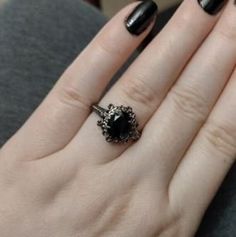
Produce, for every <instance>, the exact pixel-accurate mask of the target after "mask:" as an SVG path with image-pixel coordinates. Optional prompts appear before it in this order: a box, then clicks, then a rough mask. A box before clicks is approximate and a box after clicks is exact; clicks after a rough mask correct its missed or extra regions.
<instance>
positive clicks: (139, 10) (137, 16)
mask: <svg viewBox="0 0 236 237" xmlns="http://www.w3.org/2000/svg"><path fill="white" fill-rule="evenodd" d="M157 12H158V6H157V4H156V3H155V2H153V1H150V0H146V1H143V2H142V3H140V4H139V5H138V6H137V7H136V8H135V9H134V10H133V12H132V13H131V14H130V15H129V16H128V18H127V19H126V21H125V25H126V28H127V30H128V31H129V32H130V33H131V34H133V35H140V34H141V33H143V32H144V31H145V30H146V29H147V28H148V26H149V25H150V24H151V23H152V22H153V20H154V18H155V16H156V15H157Z"/></svg>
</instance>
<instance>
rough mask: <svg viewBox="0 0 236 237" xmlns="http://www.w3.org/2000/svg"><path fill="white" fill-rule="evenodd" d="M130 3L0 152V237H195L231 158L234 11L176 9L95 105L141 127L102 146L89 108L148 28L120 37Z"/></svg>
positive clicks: (235, 142)
mask: <svg viewBox="0 0 236 237" xmlns="http://www.w3.org/2000/svg"><path fill="white" fill-rule="evenodd" d="M136 4H137V3H134V4H131V5H129V6H127V7H126V8H125V9H123V10H122V11H121V12H120V13H118V15H117V16H115V17H114V18H113V19H112V20H111V21H110V22H109V23H108V24H107V25H106V26H105V27H104V29H103V30H102V31H101V32H100V33H99V34H98V36H97V37H96V38H95V39H94V40H93V41H92V42H91V44H90V45H89V46H88V47H87V48H86V49H85V50H84V51H83V52H82V54H81V55H79V56H78V58H77V59H76V60H75V61H74V62H73V63H72V64H71V66H70V67H69V68H68V69H66V71H65V73H64V74H63V75H62V77H61V78H60V79H59V81H58V83H57V84H56V85H55V87H54V88H53V90H52V91H51V92H50V93H49V95H48V96H47V98H46V99H45V100H44V101H43V103H42V104H41V105H40V106H39V108H38V109H37V110H36V111H35V112H34V114H33V115H32V116H31V117H30V118H29V120H28V121H27V122H26V123H25V125H24V126H23V127H22V128H21V129H20V130H19V131H18V132H17V133H16V134H15V135H14V136H13V137H12V138H11V139H10V140H9V141H8V142H7V143H6V144H5V146H3V148H2V149H1V150H0V190H1V195H0V236H1V237H15V236H17V237H32V236H34V237H45V236H50V237H95V236H96V237H97V236H99V237H100V236H101V237H103V236H104V237H105V236H109V237H110V236H119V237H131V236H135V237H136V236H138V237H157V236H161V237H169V236H170V237H172V236H175V237H178V236H181V237H188V236H194V234H195V232H196V230H197V227H198V225H199V223H200V221H201V218H202V216H203V214H204V212H205V210H206V208H207V207H208V205H209V203H210V202H211V200H212V198H213V197H214V195H215V193H216V192H217V190H218V188H219V186H220V184H221V182H222V180H223V179H224V177H225V175H226V174H227V172H228V170H229V169H230V167H231V166H232V164H233V163H234V162H235V157H236V124H235V122H234V121H235V120H236V112H235V107H236V94H235V90H236V70H235V65H236V44H235V41H236V35H235V32H236V8H235V5H234V4H233V1H229V3H228V5H227V6H226V8H225V9H223V10H222V11H221V12H220V13H219V14H218V15H215V16H211V15H208V14H207V13H206V12H204V11H203V10H202V9H201V7H200V6H199V4H198V2H197V1H195V0H186V1H184V2H183V3H182V5H181V6H180V8H179V9H178V11H177V12H176V14H175V16H174V17H173V19H172V20H171V21H170V22H169V23H168V25H167V26H166V27H165V29H164V30H163V31H162V32H161V33H160V34H159V35H158V36H157V37H156V38H155V39H154V40H153V41H152V42H151V43H150V45H149V46H148V47H147V48H146V49H145V51H144V52H143V53H142V54H141V55H140V56H139V58H138V59H137V60H136V61H135V62H134V63H133V65H131V67H130V68H129V69H128V71H127V72H126V73H125V74H124V75H123V76H122V78H121V79H120V80H119V81H118V82H117V84H116V85H115V86H114V87H113V88H112V89H111V90H110V91H109V92H108V93H107V94H106V95H105V96H104V97H103V98H102V99H101V101H100V105H101V106H104V107H106V106H107V105H108V104H109V103H111V102H112V103H114V104H115V105H121V104H123V105H128V106H131V107H132V108H133V110H134V111H135V112H136V114H137V119H138V121H139V122H140V129H143V134H142V137H141V139H140V140H139V141H138V142H136V143H135V144H125V145H112V144H109V143H106V142H105V141H104V138H103V137H102V135H101V131H100V129H99V128H98V127H97V126H96V121H97V120H98V118H97V116H96V115H95V114H94V113H91V110H90V107H91V105H92V104H93V103H95V102H97V101H99V99H100V97H101V95H102V92H103V90H104V89H105V87H106V86H107V84H108V82H109V80H110V79H111V77H112V75H113V74H114V73H115V72H116V71H117V70H118V69H119V67H120V66H121V65H122V64H123V62H124V61H125V60H126V59H127V58H128V56H129V55H130V54H131V53H132V51H133V50H134V49H135V48H136V47H137V46H138V45H139V44H140V42H141V41H142V40H143V39H144V38H145V36H146V35H147V34H148V32H149V31H150V29H151V27H152V26H150V27H149V28H148V29H147V30H146V31H145V32H144V33H143V34H141V35H140V36H138V37H137V36H132V35H131V34H129V32H128V31H127V30H126V28H125V25H124V21H125V19H126V17H127V16H128V15H129V13H130V12H131V11H132V10H133V9H134V8H135V6H136ZM193 16H194V17H193ZM167 62H168V63H167Z"/></svg>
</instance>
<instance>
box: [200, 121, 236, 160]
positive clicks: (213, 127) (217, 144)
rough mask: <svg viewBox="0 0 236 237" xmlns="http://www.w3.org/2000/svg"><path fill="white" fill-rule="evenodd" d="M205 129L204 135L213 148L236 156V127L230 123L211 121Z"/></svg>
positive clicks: (227, 154)
mask: <svg viewBox="0 0 236 237" xmlns="http://www.w3.org/2000/svg"><path fill="white" fill-rule="evenodd" d="M203 131H204V137H205V138H206V139H207V141H208V143H209V144H210V145H211V146H213V148H214V149H215V150H217V151H219V152H221V153H223V154H224V155H226V156H227V157H232V159H235V156H236V129H232V128H231V127H229V126H228V125H225V124H219V123H217V122H213V121H209V122H208V123H207V124H206V126H205V129H204V130H203Z"/></svg>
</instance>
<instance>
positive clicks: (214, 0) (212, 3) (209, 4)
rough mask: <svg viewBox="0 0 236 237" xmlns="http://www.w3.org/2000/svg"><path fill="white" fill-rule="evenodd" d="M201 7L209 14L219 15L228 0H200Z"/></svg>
mask: <svg viewBox="0 0 236 237" xmlns="http://www.w3.org/2000/svg"><path fill="white" fill-rule="evenodd" d="M198 2H199V4H200V6H201V7H202V8H203V9H204V10H205V11H206V12H207V13H209V14H211V15H215V14H217V13H218V12H219V11H220V10H221V9H222V8H223V7H224V5H225V3H226V2H227V0H198Z"/></svg>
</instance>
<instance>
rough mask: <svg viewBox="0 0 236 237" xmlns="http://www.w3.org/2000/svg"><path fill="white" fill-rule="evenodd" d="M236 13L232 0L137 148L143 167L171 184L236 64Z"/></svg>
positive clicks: (136, 154)
mask: <svg viewBox="0 0 236 237" xmlns="http://www.w3.org/2000/svg"><path fill="white" fill-rule="evenodd" d="M235 16H236V14H235V6H234V5H233V4H232V2H230V4H229V5H228V6H227V9H225V12H224V14H223V16H222V17H221V19H220V21H219V22H218V24H217V26H216V27H215V29H214V30H213V31H212V33H211V34H210V35H209V37H208V38H207V39H206V41H205V42H204V43H203V45H202V46H201V48H200V49H199V50H198V51H197V52H196V54H195V55H194V57H193V58H192V60H191V61H190V63H189V64H188V66H187V67H186V68H185V70H184V71H183V73H182V75H181V76H180V79H179V80H178V82H177V83H176V84H175V86H174V87H173V88H172V89H171V90H170V92H169V94H168V96H167V97H166V99H165V101H164V102H163V103H162V105H161V107H160V108H159V110H158V111H157V112H156V114H155V115H154V116H153V117H152V119H151V120H150V121H149V123H148V124H147V126H146V127H145V130H144V132H143V137H142V141H141V142H142V146H140V145H139V144H135V146H133V147H132V149H133V151H134V154H135V155H134V156H135V157H136V159H137V161H138V162H139V160H140V162H139V167H140V169H143V167H144V166H145V167H146V168H148V170H151V169H153V171H154V174H155V175H158V180H162V181H163V180H165V182H164V181H163V182H164V183H166V184H167V185H168V183H169V180H170V179H171V178H172V176H173V174H174V172H175V170H176V168H177V166H178V164H179V162H180V160H181V159H182V157H183V155H184V153H185V152H186V150H187V149H188V147H189V145H190V144H191V142H192V140H193V139H194V137H195V136H196V134H197V133H198V131H199V129H200V128H201V126H202V125H203V123H204V122H205V120H206V119H207V116H208V115H209V113H210V112H211V109H212V107H213V106H214V104H215V102H216V101H217V99H218V97H219V95H220V93H221V92H222V90H223V88H224V86H225V84H226V83H227V81H228V79H229V77H230V75H231V73H232V71H233V69H234V67H235V61H236V44H235V40H236V35H235V32H236V25H235V22H236V21H235ZM219 59H220V60H219ZM142 147H143V149H142ZM125 159H126V158H125ZM127 159H128V158H127ZM147 160H148V162H147ZM147 163H148V164H147ZM157 171H158V172H157Z"/></svg>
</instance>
